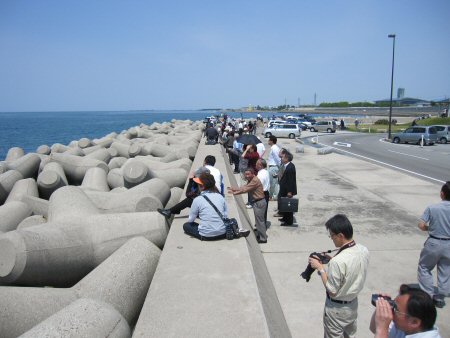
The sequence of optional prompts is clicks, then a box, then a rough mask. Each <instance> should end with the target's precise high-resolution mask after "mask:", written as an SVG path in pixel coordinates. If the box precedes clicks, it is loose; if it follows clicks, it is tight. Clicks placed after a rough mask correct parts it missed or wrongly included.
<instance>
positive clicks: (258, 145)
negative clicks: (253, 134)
mask: <svg viewBox="0 0 450 338" xmlns="http://www.w3.org/2000/svg"><path fill="white" fill-rule="evenodd" d="M258 138H259V137H258ZM256 151H257V152H258V155H259V158H263V156H264V154H265V153H266V147H265V146H264V143H262V142H260V143H256Z"/></svg>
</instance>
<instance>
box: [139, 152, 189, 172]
mask: <svg viewBox="0 0 450 338" xmlns="http://www.w3.org/2000/svg"><path fill="white" fill-rule="evenodd" d="M134 159H135V160H136V161H140V162H142V163H145V164H146V165H147V166H148V167H149V168H150V169H154V170H155V169H156V170H166V169H175V168H181V169H184V170H186V171H187V172H189V170H191V167H192V161H191V160H190V159H188V158H181V159H179V160H174V161H171V162H161V161H158V160H154V159H155V157H150V156H136V157H135V158H134Z"/></svg>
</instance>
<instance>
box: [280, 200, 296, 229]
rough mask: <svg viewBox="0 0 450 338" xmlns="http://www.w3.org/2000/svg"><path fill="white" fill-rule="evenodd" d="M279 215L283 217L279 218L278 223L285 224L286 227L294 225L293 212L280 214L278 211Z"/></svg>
mask: <svg viewBox="0 0 450 338" xmlns="http://www.w3.org/2000/svg"><path fill="white" fill-rule="evenodd" d="M278 197H287V196H279V195H278ZM278 210H280V206H279V205H278ZM278 213H279V214H280V215H283V217H281V219H280V221H281V222H285V223H286V224H288V225H292V224H293V223H294V213H293V212H280V211H278Z"/></svg>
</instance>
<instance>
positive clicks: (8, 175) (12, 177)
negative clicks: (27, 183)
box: [0, 170, 23, 204]
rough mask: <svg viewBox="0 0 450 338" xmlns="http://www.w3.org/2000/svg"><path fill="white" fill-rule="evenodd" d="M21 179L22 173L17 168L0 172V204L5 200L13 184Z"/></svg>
mask: <svg viewBox="0 0 450 338" xmlns="http://www.w3.org/2000/svg"><path fill="white" fill-rule="evenodd" d="M21 179H23V175H22V174H21V173H20V172H18V171H17V170H8V171H7V172H5V173H3V174H0V204H3V202H5V201H6V199H7V198H8V195H9V193H10V192H11V190H12V188H13V186H14V184H15V183H16V182H17V181H18V180H21Z"/></svg>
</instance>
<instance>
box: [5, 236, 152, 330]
mask: <svg viewBox="0 0 450 338" xmlns="http://www.w3.org/2000/svg"><path fill="white" fill-rule="evenodd" d="M160 255H161V252H160V250H159V249H158V248H157V247H156V246H154V245H153V244H152V243H151V242H149V241H147V240H146V239H144V238H142V237H136V238H133V239H131V240H129V241H127V242H126V243H125V244H124V245H123V246H122V247H120V248H119V249H118V250H117V251H116V252H115V253H113V254H112V255H111V256H110V257H108V259H106V260H105V261H104V262H103V263H102V264H101V265H99V266H98V267H97V268H96V269H95V270H93V271H92V272H91V273H90V274H89V275H87V276H86V277H85V278H83V279H82V280H81V281H80V282H79V283H78V284H76V285H75V286H73V287H72V288H69V289H58V288H35V287H28V288H24V287H8V286H3V287H0V313H2V314H5V315H4V316H0V332H2V337H4V338H10V337H17V336H18V335H20V334H22V333H24V332H26V331H28V330H29V329H30V328H32V327H33V326H35V325H37V324H38V323H40V322H42V321H43V320H45V319H46V318H48V317H49V316H51V315H52V314H54V313H56V312H58V311H60V310H61V309H63V308H64V307H65V306H67V305H69V304H70V303H72V302H73V301H75V300H76V299H78V298H89V299H95V300H98V301H101V302H105V303H108V304H110V305H112V306H114V308H115V309H116V310H117V311H119V313H120V314H121V315H122V316H123V317H124V318H125V319H126V320H127V321H128V323H129V324H130V326H132V325H134V323H135V322H136V321H137V318H138V316H139V313H140V310H141V308H142V305H143V302H144V300H145V296H146V293H147V291H148V288H149V286H150V283H151V280H152V279H153V275H154V273H155V270H156V267H157V265H158V261H159V257H160Z"/></svg>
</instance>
